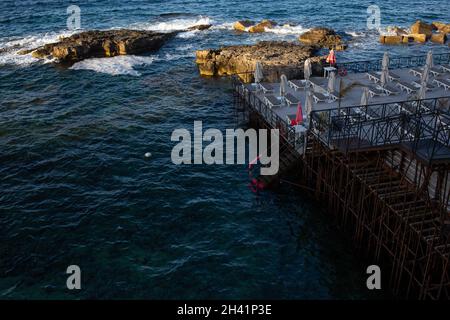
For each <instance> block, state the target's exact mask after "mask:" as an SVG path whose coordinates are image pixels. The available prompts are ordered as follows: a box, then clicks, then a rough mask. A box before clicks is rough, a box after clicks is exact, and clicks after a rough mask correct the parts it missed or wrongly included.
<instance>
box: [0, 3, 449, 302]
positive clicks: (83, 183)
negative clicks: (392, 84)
mask: <svg viewBox="0 0 450 320" xmlns="http://www.w3.org/2000/svg"><path fill="white" fill-rule="evenodd" d="M69 4H70V2H68V1H36V0H29V1H2V2H1V3H0V30H1V33H0V51H1V52H0V144H1V151H0V190H1V193H0V298H169V299H175V298H306V299H314V298H319V299H324V298H333V299H336V298H337V299H346V298H374V297H378V296H379V295H376V296H375V295H374V294H373V293H370V292H368V291H367V290H366V289H365V273H364V272H365V267H366V266H365V265H364V262H363V261H361V260H359V259H358V258H357V256H356V255H354V253H353V252H352V247H351V243H349V242H348V239H347V238H346V236H345V235H344V234H343V233H342V232H340V231H339V230H338V229H337V228H336V227H335V226H334V223H333V220H332V219H331V218H330V216H329V215H327V213H326V212H324V211H323V210H321V209H320V208H319V204H317V203H315V202H313V201H311V200H310V199H308V198H307V197H305V196H303V195H302V194H301V193H300V192H299V191H298V190H295V189H292V188H290V187H288V186H284V187H282V188H281V189H280V190H279V191H277V192H270V193H264V194H262V195H260V196H257V195H255V194H253V193H252V192H251V191H250V190H249V188H248V174H247V171H246V168H245V166H174V165H173V164H172V163H171V161H170V152H171V148H172V146H173V144H172V143H171V142H170V135H171V133H172V131H173V130H174V129H176V128H181V127H186V128H188V129H192V126H193V122H194V120H202V121H203V122H204V125H205V127H214V128H219V129H225V128H233V127H234V126H235V120H234V110H233V105H232V96H231V92H230V82H229V80H228V79H203V78H200V77H199V76H198V72H197V69H196V66H195V64H194V51H195V50H196V49H199V48H209V47H218V46H220V45H227V44H239V43H254V42H256V41H258V40H264V39H284V40H294V39H295V37H296V34H297V33H298V32H299V31H300V30H306V29H307V28H310V27H312V26H316V25H327V26H331V27H333V28H335V29H336V30H338V31H341V32H346V33H348V36H349V37H351V38H352V45H351V48H350V50H348V51H347V52H345V53H340V54H339V55H338V59H367V58H376V57H380V56H381V55H382V52H383V50H384V48H382V47H380V46H379V45H378V44H377V35H376V34H375V33H373V32H369V31H367V30H366V27H365V25H366V20H365V19H366V8H367V6H368V5H369V4H372V2H369V1H335V2H334V3H332V4H330V3H329V2H328V1H316V2H314V3H301V2H298V1H278V2H273V1H259V2H258V4H257V5H256V4H255V3H254V2H245V3H242V2H240V1H203V0H202V1H193V0H192V1H137V0H134V1H127V2H126V3H124V2H121V1H78V5H79V6H80V8H81V10H82V15H81V18H82V27H83V28H84V29H94V28H103V29H109V28H119V27H134V28H138V29H153V30H173V29H177V28H186V27H187V26H189V25H192V24H196V23H203V22H206V23H212V24H213V25H214V27H213V28H212V29H211V30H209V31H206V32H198V33H195V32H190V33H184V34H182V35H180V36H177V37H176V38H175V39H174V40H172V41H171V42H169V43H167V45H166V46H164V47H163V48H162V49H161V50H160V51H159V52H158V53H156V54H152V55H149V56H147V57H144V58H136V57H127V58H119V59H109V60H100V61H97V60H91V61H88V62H85V63H83V64H78V65H76V67H75V69H76V70H73V69H67V68H63V67H59V66H55V65H53V64H51V63H46V64H44V63H41V62H36V61H34V60H33V59H31V58H30V57H17V56H16V55H15V54H14V51H17V50H18V49H20V48H28V47H32V46H35V45H38V44H42V43H47V42H49V41H51V40H54V39H56V38H57V36H58V35H61V34H65V33H66V30H65V28H66V27H65V24H66V18H67V15H66V8H67V6H68V5H69ZM377 4H378V5H379V6H380V7H381V9H382V24H383V25H384V26H387V25H390V24H398V25H401V26H407V25H409V24H410V23H411V22H413V21H414V20H415V19H417V18H422V19H427V20H444V21H450V14H449V11H448V4H447V3H446V2H445V1H429V2H427V5H426V8H424V4H423V2H419V1H416V0H413V1H405V0H400V1H397V2H395V3H392V2H391V1H378V2H377ZM400 8H406V9H402V10H400ZM240 18H253V19H262V18H271V19H274V20H277V21H280V22H291V23H296V24H298V26H297V27H296V29H294V30H287V29H283V30H279V31H278V32H277V33H268V34H264V35H236V34H235V33H234V32H233V31H231V30H230V24H231V23H232V22H233V21H235V20H237V19H240ZM352 35H353V37H352ZM430 48H431V49H433V50H434V51H435V52H439V51H442V50H445V48H443V47H440V46H435V45H425V46H421V45H412V46H408V47H395V48H393V49H392V54H393V55H405V54H408V55H409V54H418V53H422V52H426V51H427V50H429V49H430ZM146 152H151V153H152V157H151V158H150V159H146V158H145V157H144V154H145V153H146ZM70 264H77V265H79V266H80V267H81V269H82V275H83V278H82V281H83V282H82V283H83V290H82V291H80V292H75V293H74V292H69V291H68V290H67V289H66V288H65V281H66V275H65V269H66V268H67V266H68V265H70Z"/></svg>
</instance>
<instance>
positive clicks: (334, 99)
mask: <svg viewBox="0 0 450 320" xmlns="http://www.w3.org/2000/svg"><path fill="white" fill-rule="evenodd" d="M329 98H330V100H332V101H336V100H339V99H340V98H339V95H336V94H334V93H329Z"/></svg>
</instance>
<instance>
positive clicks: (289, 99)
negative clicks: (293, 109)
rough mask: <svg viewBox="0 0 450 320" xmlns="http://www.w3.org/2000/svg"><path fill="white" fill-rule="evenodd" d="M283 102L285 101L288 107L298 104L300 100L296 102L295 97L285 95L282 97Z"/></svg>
mask: <svg viewBox="0 0 450 320" xmlns="http://www.w3.org/2000/svg"><path fill="white" fill-rule="evenodd" d="M284 100H286V103H287V104H288V105H291V104H298V103H299V102H300V100H298V99H297V98H296V97H295V96H293V95H292V94H290V93H287V94H286V95H285V96H284Z"/></svg>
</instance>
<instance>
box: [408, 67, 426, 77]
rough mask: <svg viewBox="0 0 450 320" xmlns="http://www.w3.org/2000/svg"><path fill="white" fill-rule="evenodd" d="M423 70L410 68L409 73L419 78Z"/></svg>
mask: <svg viewBox="0 0 450 320" xmlns="http://www.w3.org/2000/svg"><path fill="white" fill-rule="evenodd" d="M422 72H423V69H422V68H411V69H409V73H411V74H412V75H414V76H416V77H420V76H421V75H422Z"/></svg>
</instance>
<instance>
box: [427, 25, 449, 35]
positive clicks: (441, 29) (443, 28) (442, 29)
mask: <svg viewBox="0 0 450 320" xmlns="http://www.w3.org/2000/svg"><path fill="white" fill-rule="evenodd" d="M431 25H432V26H433V29H435V30H438V31H439V32H440V33H444V34H448V33H450V24H445V23H442V22H433V23H432V24H431Z"/></svg>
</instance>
